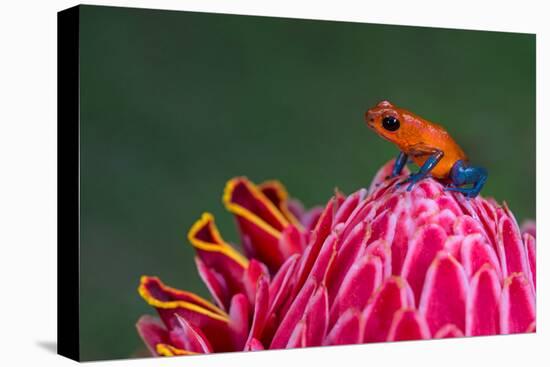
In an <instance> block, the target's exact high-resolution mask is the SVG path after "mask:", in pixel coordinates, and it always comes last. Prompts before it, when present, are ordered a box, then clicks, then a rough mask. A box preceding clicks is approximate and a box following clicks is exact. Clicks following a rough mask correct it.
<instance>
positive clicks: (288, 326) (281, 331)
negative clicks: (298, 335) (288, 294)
mask: <svg viewBox="0 0 550 367" xmlns="http://www.w3.org/2000/svg"><path fill="white" fill-rule="evenodd" d="M316 286H317V284H316V281H315V279H313V278H310V279H309V280H308V281H307V282H306V284H304V287H303V288H302V289H301V290H300V292H299V293H298V295H297V296H296V298H295V299H294V301H293V302H292V305H291V306H290V308H289V310H288V311H287V313H286V314H285V316H284V317H283V319H282V320H281V322H280V324H279V327H278V328H277V331H276V332H275V335H274V336H273V339H272V341H271V346H270V347H269V349H281V348H284V347H285V346H286V344H287V343H288V340H289V339H290V335H291V333H292V332H293V330H294V328H295V327H296V324H298V321H300V319H301V318H302V316H303V314H304V310H305V308H306V306H307V304H308V302H309V299H310V298H311V296H312V294H313V292H314V291H315V288H316Z"/></svg>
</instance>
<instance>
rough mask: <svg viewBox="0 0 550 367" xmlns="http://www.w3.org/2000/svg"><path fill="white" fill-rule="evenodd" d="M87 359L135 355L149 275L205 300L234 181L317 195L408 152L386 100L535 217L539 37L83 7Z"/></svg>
mask: <svg viewBox="0 0 550 367" xmlns="http://www.w3.org/2000/svg"><path fill="white" fill-rule="evenodd" d="M80 41H81V49H80V52H81V53H80V55H81V58H80V60H81V71H80V77H81V99H80V100H81V147H82V150H81V162H82V167H81V218H82V222H81V247H80V251H81V279H80V281H81V295H80V296H81V298H80V299H81V302H80V304H81V329H80V333H81V355H82V358H83V359H85V360H91V359H111V358H126V357H129V356H132V355H135V353H136V352H137V351H139V350H140V349H141V348H142V343H141V341H140V339H139V338H138V336H137V334H136V331H135V327H134V324H135V322H136V320H137V319H138V317H139V316H140V315H142V314H144V313H150V314H154V313H155V312H154V310H153V309H152V308H150V307H148V306H147V305H146V304H145V302H144V301H142V299H141V298H140V297H139V295H138V294H137V292H136V288H137V286H138V282H139V278H140V276H141V275H142V274H149V275H158V276H160V277H161V278H162V279H163V280H164V281H165V282H166V283H167V284H170V285H172V286H175V287H179V288H184V289H187V290H191V291H194V292H197V293H198V294H200V295H203V296H207V292H206V291H205V287H204V286H203V285H202V283H201V282H200V279H199V277H198V275H197V273H196V271H195V265H194V262H193V250H192V248H191V247H190V245H188V243H187V239H186V233H187V230H188V228H189V227H190V226H191V224H192V223H193V222H194V221H195V220H196V219H198V218H199V216H200V214H201V213H202V212H203V211H211V212H212V213H213V214H214V215H215V217H216V220H217V223H218V225H219V227H220V229H221V232H222V234H223V236H224V237H225V238H226V239H228V240H230V241H236V240H237V235H236V231H235V228H234V222H233V218H232V216H231V215H230V214H229V213H226V212H225V210H224V209H223V206H222V204H221V195H222V190H223V187H224V184H225V182H226V181H227V180H228V179H229V178H231V177H233V176H236V175H246V176H248V177H249V178H251V179H252V180H254V181H256V182H259V181H262V180H265V179H269V178H277V179H279V180H281V181H282V182H283V183H284V184H285V185H286V186H287V188H288V190H289V192H290V193H291V194H292V195H293V196H295V197H297V198H300V199H301V200H302V201H303V203H304V204H306V205H307V206H312V205H315V204H320V203H324V202H325V201H326V200H327V199H328V198H329V196H330V195H331V194H332V193H333V189H334V187H335V186H338V187H339V188H340V189H341V190H343V191H344V192H347V193H349V192H351V191H354V190H356V189H358V188H360V187H364V186H366V185H368V184H369V183H370V180H371V178H372V176H373V175H374V173H375V172H376V170H377V169H378V168H379V167H380V166H381V165H382V164H383V163H384V162H386V161H387V160H388V159H390V158H392V157H394V156H395V155H396V154H397V150H396V148H395V147H394V146H392V145H391V144H390V143H388V142H385V141H383V140H382V139H380V138H379V137H377V136H375V135H374V133H373V132H372V131H370V130H369V129H367V128H366V126H365V125H364V123H363V114H364V112H365V111H366V110H367V109H368V108H369V107H371V106H372V105H374V104H376V103H377V102H378V101H379V100H381V99H389V100H390V101H392V102H394V103H395V104H397V105H399V106H402V107H404V108H407V109H409V110H412V111H413V112H415V113H417V114H419V115H421V116H423V117H425V118H427V119H429V120H432V121H436V122H439V123H442V124H443V125H444V126H446V127H447V128H448V130H449V131H450V133H451V134H452V135H453V136H454V137H455V139H456V140H457V141H458V142H459V144H461V145H462V146H463V148H464V150H465V151H466V152H467V154H468V155H469V156H470V159H471V160H472V161H473V162H474V163H475V164H478V165H482V166H484V167H487V168H488V170H489V173H490V175H489V180H488V182H487V185H486V187H485V189H484V190H483V194H484V195H486V196H487V195H488V196H494V197H495V198H496V199H497V200H499V201H502V200H506V201H507V202H508V203H509V205H510V207H511V208H512V210H513V211H514V212H515V214H516V216H517V218H518V221H522V220H523V219H526V218H534V216H535V36H534V35H527V34H511V33H496V32H475V31H461V30H448V29H435V28H418V27H403V26H387V25H375V24H358V23H342V22H327V21H312V20H292V19H280V18H266V17H250V16H233V15H221V14H201V13H186V12H170V11H157V10H140V9H128V8H112V7H93V6H82V7H81V33H80Z"/></svg>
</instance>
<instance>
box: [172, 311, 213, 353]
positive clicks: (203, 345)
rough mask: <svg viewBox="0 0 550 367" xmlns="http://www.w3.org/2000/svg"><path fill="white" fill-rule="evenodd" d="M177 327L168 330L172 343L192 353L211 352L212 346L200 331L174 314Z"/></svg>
mask: <svg viewBox="0 0 550 367" xmlns="http://www.w3.org/2000/svg"><path fill="white" fill-rule="evenodd" d="M176 319H177V325H178V327H176V328H174V329H172V330H171V331H170V339H171V341H172V343H171V344H172V345H173V346H175V347H176V348H178V349H183V350H186V351H188V352H194V353H212V346H210V343H209V342H208V340H207V339H206V337H205V336H204V334H203V333H202V331H200V329H198V328H196V327H195V326H193V325H191V324H190V323H189V322H187V320H185V319H184V318H183V317H181V316H179V315H176Z"/></svg>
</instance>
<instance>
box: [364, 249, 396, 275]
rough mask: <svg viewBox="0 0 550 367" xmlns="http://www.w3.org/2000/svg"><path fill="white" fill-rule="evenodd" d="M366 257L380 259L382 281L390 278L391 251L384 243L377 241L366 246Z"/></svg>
mask: <svg viewBox="0 0 550 367" xmlns="http://www.w3.org/2000/svg"><path fill="white" fill-rule="evenodd" d="M366 255H368V256H376V257H378V258H379V259H380V263H381V264H382V274H383V279H387V278H389V277H390V276H391V273H392V271H391V249H390V246H388V243H387V242H386V241H384V240H377V241H376V242H373V243H371V244H370V245H368V246H367V251H366Z"/></svg>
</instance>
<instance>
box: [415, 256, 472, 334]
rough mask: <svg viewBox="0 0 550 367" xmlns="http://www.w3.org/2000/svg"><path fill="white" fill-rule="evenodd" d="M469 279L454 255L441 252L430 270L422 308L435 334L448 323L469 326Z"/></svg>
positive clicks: (421, 304) (421, 300) (427, 275)
mask: <svg viewBox="0 0 550 367" xmlns="http://www.w3.org/2000/svg"><path fill="white" fill-rule="evenodd" d="M467 293H468V281H467V278H466V274H465V273H464V269H463V268H462V266H461V265H460V264H459V263H458V261H456V260H455V259H454V258H453V257H452V256H451V255H449V254H447V253H445V252H441V253H439V254H438V256H437V257H436V259H435V260H434V262H433V264H432V265H431V266H430V268H429V269H428V272H427V274H426V282H425V284H424V288H423V290H422V296H421V298H420V305H419V311H420V313H421V314H422V315H423V316H424V317H425V318H426V321H427V322H428V326H429V327H430V331H431V332H432V334H436V333H437V331H438V330H439V329H440V328H441V327H442V326H444V325H445V324H454V325H456V326H457V327H458V328H459V329H460V330H461V331H462V330H464V328H465V311H466V297H467Z"/></svg>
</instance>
